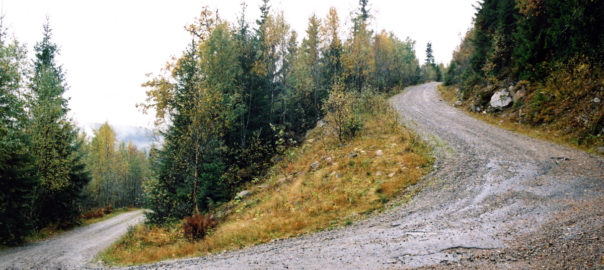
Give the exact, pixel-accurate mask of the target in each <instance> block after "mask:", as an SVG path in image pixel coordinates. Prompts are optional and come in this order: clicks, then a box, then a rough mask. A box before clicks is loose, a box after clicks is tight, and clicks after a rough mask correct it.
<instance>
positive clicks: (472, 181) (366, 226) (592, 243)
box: [0, 83, 604, 269]
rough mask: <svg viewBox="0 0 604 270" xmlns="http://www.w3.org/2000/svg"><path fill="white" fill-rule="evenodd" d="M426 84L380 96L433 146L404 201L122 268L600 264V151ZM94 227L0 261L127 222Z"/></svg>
mask: <svg viewBox="0 0 604 270" xmlns="http://www.w3.org/2000/svg"><path fill="white" fill-rule="evenodd" d="M436 86H437V84H436V83H430V84H424V85H421V86H416V87H411V88H408V89H406V90H405V91H404V92H403V93H402V94H400V95H397V96H395V97H393V98H392V99H391V102H392V104H393V105H394V107H395V108H396V109H397V110H398V111H399V112H400V113H401V115H402V116H403V120H402V121H403V122H404V123H405V124H406V125H407V126H410V127H412V128H414V129H416V130H417V131H418V132H419V133H420V134H421V135H422V136H423V137H424V138H425V139H426V140H427V141H429V142H430V143H431V144H433V145H434V147H435V152H434V154H435V156H436V161H435V165H434V170H433V172H432V173H431V174H430V175H428V176H427V177H426V178H425V179H424V180H423V181H422V182H420V183H419V184H417V185H416V186H414V187H411V188H410V189H409V190H408V192H414V193H417V194H416V196H415V197H413V199H411V200H410V201H409V202H408V203H405V204H399V206H396V205H397V204H396V203H395V204H393V206H392V208H391V209H389V210H387V211H385V212H383V213H381V214H377V215H375V216H373V217H370V218H368V219H367V220H365V221H361V222H357V223H355V224H353V225H351V226H348V227H345V228H341V229H336V230H331V231H324V232H319V233H315V234H310V235H305V236H301V237H298V238H292V239H285V240H277V241H273V242H271V243H267V244H263V245H258V246H254V247H250V248H247V249H243V250H240V251H234V252H226V253H222V254H216V255H210V256H205V257H199V258H191V259H181V260H173V261H164V262H159V263H155V264H149V265H141V266H135V267H131V269H287V268H294V269H400V268H417V267H424V268H444V269H448V268H460V269H466V268H481V269H483V268H510V269H517V268H535V267H539V268H541V267H544V268H554V269H556V268H580V269H584V268H599V269H602V268H603V264H602V262H603V260H604V257H603V250H602V249H603V248H602V247H603V246H604V235H603V231H604V229H603V228H604V218H603V217H604V207H603V205H604V203H603V202H604V192H603V191H604V190H603V188H604V159H602V158H600V157H596V156H592V155H589V154H586V153H584V152H581V151H577V150H573V149H569V148H566V147H562V146H558V145H555V144H552V143H549V142H545V141H541V140H536V139H532V138H528V137H525V136H522V135H517V134H514V133H512V132H508V131H505V130H501V129H499V128H496V127H494V126H491V125H488V124H486V123H484V122H481V121H479V120H476V119H474V118H471V117H469V116H467V115H466V114H464V113H463V112H462V111H460V110H457V109H455V108H452V107H450V106H448V105H447V104H446V103H445V102H443V101H440V98H439V96H438V94H437V91H436ZM133 215H140V213H137V214H133ZM122 220H132V219H129V218H123V219H122ZM106 222H114V220H109V221H106ZM117 223H119V222H117ZM93 226H94V225H93ZM96 226H97V229H92V228H90V229H88V228H81V229H79V230H78V231H74V232H71V233H69V235H64V236H61V237H58V238H56V239H51V240H49V241H46V242H42V243H38V244H34V245H30V246H28V247H25V248H23V249H21V250H18V251H13V250H11V251H8V252H9V253H8V254H7V251H4V252H2V253H0V268H6V267H7V266H10V265H14V264H15V263H18V266H23V267H26V268H29V267H30V266H31V267H37V266H46V265H60V266H64V267H65V268H70V267H72V268H79V267H80V266H82V263H83V262H85V261H88V260H90V259H91V258H92V257H93V256H94V254H95V253H96V252H98V251H100V250H101V249H102V248H104V247H106V246H107V245H109V243H110V242H111V241H113V240H114V239H116V238H117V237H118V236H119V235H121V234H122V233H123V232H124V231H125V230H126V227H127V226H126V225H124V226H116V228H119V230H114V229H110V228H113V226H103V225H101V224H97V225H96ZM91 227H92V226H91ZM103 228H104V229H103ZM107 229H110V230H107ZM83 230H85V231H88V230H90V232H91V233H81V232H82V231H83ZM109 233H110V234H112V235H113V237H112V236H108V235H106V234H109ZM98 241H103V242H102V243H101V244H100V245H97V242H98ZM71 245H73V246H71ZM82 251H84V252H82ZM82 253H84V254H85V255H82ZM32 258H35V259H34V260H36V261H39V262H41V264H35V263H32V262H31V261H30V260H31V259H32ZM22 263H23V264H22ZM87 266H88V267H94V266H93V265H87Z"/></svg>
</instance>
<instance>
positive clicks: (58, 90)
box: [29, 22, 89, 227]
mask: <svg viewBox="0 0 604 270" xmlns="http://www.w3.org/2000/svg"><path fill="white" fill-rule="evenodd" d="M43 29H44V32H43V38H42V41H41V42H39V43H37V44H36V45H35V47H34V49H35V61H34V74H33V78H32V80H31V84H30V90H31V100H30V104H29V106H30V110H29V111H30V114H31V125H30V129H29V133H30V134H31V138H32V154H33V155H34V156H35V158H36V163H35V167H36V170H37V176H38V177H39V179H40V187H39V188H38V189H37V190H36V199H35V206H36V210H35V213H36V215H37V225H38V227H43V226H45V225H47V224H49V223H52V222H68V221H70V220H71V219H73V218H74V217H76V216H77V215H78V214H79V213H78V205H79V204H80V200H81V199H82V196H81V195H82V194H81V191H82V188H83V187H84V185H86V183H88V181H89V176H88V173H87V171H86V168H85V165H84V163H83V160H82V153H81V151H80V147H81V144H82V142H81V141H78V138H77V131H76V129H75V127H74V125H73V123H72V122H71V120H70V119H69V118H68V117H67V112H68V111H69V108H68V101H67V99H65V98H64V97H63V94H64V92H65V90H66V88H67V85H66V83H65V75H64V73H63V71H62V68H61V67H60V66H58V65H57V63H56V62H55V57H56V55H57V54H58V48H57V45H56V44H54V43H53V42H52V40H51V37H52V35H51V33H52V31H51V28H50V25H49V24H48V22H47V23H46V24H44V28H43Z"/></svg>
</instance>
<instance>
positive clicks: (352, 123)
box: [323, 84, 363, 142]
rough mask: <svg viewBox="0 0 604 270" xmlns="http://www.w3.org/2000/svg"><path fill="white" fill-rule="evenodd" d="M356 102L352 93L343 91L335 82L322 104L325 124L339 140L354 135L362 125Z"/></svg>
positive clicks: (341, 140) (355, 97)
mask: <svg viewBox="0 0 604 270" xmlns="http://www.w3.org/2000/svg"><path fill="white" fill-rule="evenodd" d="M357 102H358V101H357V96H356V95H355V94H354V93H352V92H344V91H343V89H342V87H341V85H339V84H336V86H335V87H334V89H333V90H332V91H331V93H330V94H329V98H328V99H327V101H326V102H325V104H324V105H323V110H324V111H325V113H326V115H325V121H326V122H327V126H328V127H330V128H331V129H332V130H333V131H334V132H335V133H336V134H337V135H338V139H339V140H340V142H343V141H344V140H345V139H347V138H352V137H354V136H355V135H356V134H357V133H358V132H359V131H360V130H361V128H362V127H363V122H362V121H361V119H360V116H359V111H358V109H357V108H356V105H357V104H355V103H357Z"/></svg>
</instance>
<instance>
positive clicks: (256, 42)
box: [141, 0, 438, 224]
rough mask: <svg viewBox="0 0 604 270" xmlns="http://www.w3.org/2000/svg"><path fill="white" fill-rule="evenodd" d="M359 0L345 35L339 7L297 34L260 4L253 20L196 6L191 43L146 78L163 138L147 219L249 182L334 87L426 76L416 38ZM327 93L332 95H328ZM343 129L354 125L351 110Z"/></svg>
mask: <svg viewBox="0 0 604 270" xmlns="http://www.w3.org/2000/svg"><path fill="white" fill-rule="evenodd" d="M367 4H368V3H367V1H366V0H361V1H360V2H359V8H358V10H357V11H356V12H355V13H354V14H353V16H352V17H353V18H352V22H351V24H352V26H351V29H350V31H349V33H348V34H347V35H346V37H345V38H343V37H342V36H341V33H343V32H344V29H342V27H341V25H340V24H341V22H340V18H339V15H338V13H337V11H336V10H335V9H334V8H332V9H330V10H329V12H328V14H327V15H326V17H325V18H324V19H320V18H319V17H317V16H316V15H313V16H311V17H310V18H309V19H308V26H307V29H306V33H305V36H304V38H303V39H302V40H301V42H300V43H299V39H298V33H296V32H295V31H292V30H291V27H290V25H289V24H288V23H287V22H286V21H285V18H284V16H283V14H282V13H279V12H271V10H270V4H269V2H268V1H264V2H263V4H262V5H261V6H260V11H261V16H260V18H258V19H257V20H256V21H255V24H249V23H248V21H247V20H246V18H245V8H246V6H245V5H243V7H242V12H241V14H240V16H239V19H238V20H237V22H236V23H230V22H227V21H225V20H223V19H221V18H220V17H219V16H218V15H216V14H214V13H213V12H212V11H210V10H209V9H207V8H206V9H204V10H203V11H202V12H201V16H200V17H199V18H197V19H196V21H195V22H194V23H193V24H191V25H189V26H187V27H186V29H187V30H188V31H189V33H190V34H191V42H190V44H189V46H188V48H187V50H186V51H185V52H183V54H182V55H181V56H180V57H178V58H176V59H174V60H173V61H171V62H169V63H168V65H167V66H166V67H165V69H164V70H163V72H162V73H161V74H159V75H157V76H155V77H153V78H151V79H150V80H149V81H148V82H146V83H145V84H144V86H146V87H148V89H149V90H148V92H147V95H148V99H147V101H146V103H144V104H141V106H142V107H143V109H149V108H153V109H155V112H156V119H157V125H158V126H159V127H162V132H163V133H162V135H163V138H164V139H165V142H164V145H163V147H162V148H161V149H157V151H154V152H155V153H156V156H154V157H153V158H152V159H153V162H154V163H153V165H152V167H153V168H155V175H156V177H155V178H153V180H152V181H150V182H149V184H148V185H147V186H146V188H147V191H148V193H147V195H148V196H147V202H148V206H149V208H151V209H152V210H153V212H151V213H149V214H148V220H149V221H150V222H152V223H160V224H161V223H166V222H170V221H173V220H179V219H182V218H183V217H185V216H189V215H191V214H194V213H200V212H206V211H208V210H210V209H212V208H213V207H215V206H216V204H217V203H220V202H223V201H225V200H227V199H229V198H232V197H233V195H234V194H235V193H236V192H237V191H238V189H239V188H240V187H241V186H242V185H245V184H246V183H250V182H253V181H254V179H257V178H258V177H260V176H261V175H262V174H263V173H264V172H265V170H266V169H267V168H268V167H269V166H270V164H271V163H272V161H273V159H274V158H277V159H278V155H279V154H280V153H282V151H283V150H284V149H285V148H287V147H289V146H292V145H295V144H297V142H298V141H300V139H301V138H302V137H303V136H304V134H305V132H306V131H307V130H309V129H310V128H313V127H314V126H315V125H316V123H317V121H318V120H320V119H321V118H322V117H323V116H324V114H325V113H326V111H329V110H330V108H332V109H333V108H335V107H337V106H335V107H334V106H331V107H330V108H325V106H324V104H325V101H326V100H327V99H329V98H330V96H333V97H335V96H338V95H339V96H342V94H341V93H343V92H347V93H371V92H375V93H387V92H389V91H392V90H396V89H402V88H403V87H405V86H408V85H412V84H416V83H418V82H420V81H422V80H424V79H436V75H435V74H436V72H435V71H434V70H435V69H437V68H438V67H437V66H436V65H435V64H434V63H433V62H432V63H429V64H428V65H429V68H426V69H427V70H430V71H431V72H432V74H433V75H431V76H433V77H434V78H425V77H426V76H424V75H425V74H424V73H422V67H420V66H419V63H418V60H417V58H416V56H415V50H414V46H415V42H414V41H412V40H410V39H408V38H407V39H405V40H401V39H399V38H397V37H396V36H395V35H394V34H392V33H388V32H386V31H381V32H374V31H372V30H371V29H370V27H369V23H370V21H371V20H372V18H371V16H370V12H369V10H368V6H367ZM334 99H335V98H334ZM346 119H348V120H346V121H344V122H343V123H342V125H343V126H345V128H344V129H343V130H347V133H354V130H356V129H358V128H360V126H359V125H360V124H359V123H358V121H355V118H354V117H346Z"/></svg>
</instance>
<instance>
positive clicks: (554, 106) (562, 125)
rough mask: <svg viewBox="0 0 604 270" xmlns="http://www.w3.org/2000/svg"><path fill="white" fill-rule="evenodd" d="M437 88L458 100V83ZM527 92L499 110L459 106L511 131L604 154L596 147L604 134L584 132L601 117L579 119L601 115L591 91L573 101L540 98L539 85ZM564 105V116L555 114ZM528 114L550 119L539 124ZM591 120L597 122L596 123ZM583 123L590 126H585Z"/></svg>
mask: <svg viewBox="0 0 604 270" xmlns="http://www.w3.org/2000/svg"><path fill="white" fill-rule="evenodd" d="M438 91H439V92H440V94H441V97H442V98H443V99H444V100H446V101H447V102H449V103H450V104H451V105H453V104H454V103H455V102H456V101H458V89H457V88H456V87H453V86H444V85H442V84H441V85H439V86H438ZM527 92H528V94H527V95H526V96H525V97H524V98H522V99H520V100H519V101H518V102H517V103H516V104H514V105H513V106H511V107H509V108H506V109H503V110H501V111H497V112H490V113H486V114H485V113H479V112H478V113H476V112H472V111H470V110H469V101H466V102H464V103H463V105H461V106H459V108H461V109H462V110H464V111H465V112H466V114H468V115H470V116H473V117H475V118H477V119H480V120H483V121H485V122H487V123H489V124H492V125H495V126H498V127H501V128H504V129H507V130H510V131H514V132H518V133H521V134H524V135H527V136H530V137H533V138H538V139H543V140H547V141H551V142H554V143H557V144H561V145H565V146H568V147H572V148H576V149H580V150H583V151H587V152H589V153H592V154H600V155H602V153H598V151H596V148H597V147H599V146H602V145H603V144H604V136H593V135H585V130H587V129H592V128H597V127H598V126H597V125H598V124H597V122H598V120H597V119H596V120H595V121H593V120H592V121H583V120H581V121H582V122H579V123H577V121H576V120H577V119H583V118H588V119H591V118H597V117H598V116H599V117H600V118H599V119H601V117H602V113H603V111H604V106H602V105H600V107H599V109H598V108H597V107H598V106H597V105H598V104H594V103H593V101H592V100H591V99H593V97H592V95H584V97H585V98H583V100H577V101H575V102H574V103H573V102H567V103H565V104H558V103H556V102H549V103H546V102H539V101H540V99H541V97H542V94H540V93H542V92H541V91H537V90H536V89H530V90H528V91H527ZM594 94H596V93H594ZM592 106H596V107H595V109H594V108H591V107H592ZM561 109H563V111H564V112H565V114H564V115H563V116H562V117H555V116H552V115H555V112H556V111H558V110H561ZM586 111H587V112H586ZM527 114H531V115H530V116H532V118H533V119H534V118H535V116H536V117H542V118H546V119H547V118H549V119H547V121H544V122H542V123H540V124H534V123H530V120H529V121H527V120H524V119H526V118H529V117H530V116H529V117H527V116H526V115H527ZM544 115H545V116H544ZM592 115H593V116H592ZM529 119H530V118H529ZM600 121H601V120H600ZM591 122H595V124H594V123H591ZM584 123H587V124H584ZM584 125H591V126H588V127H584ZM594 126H595V127H594Z"/></svg>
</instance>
